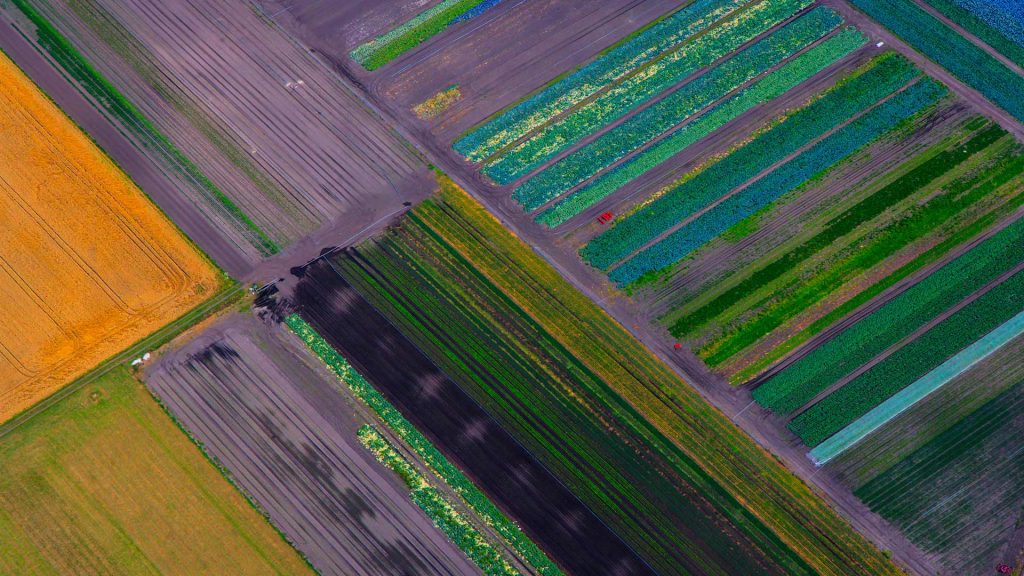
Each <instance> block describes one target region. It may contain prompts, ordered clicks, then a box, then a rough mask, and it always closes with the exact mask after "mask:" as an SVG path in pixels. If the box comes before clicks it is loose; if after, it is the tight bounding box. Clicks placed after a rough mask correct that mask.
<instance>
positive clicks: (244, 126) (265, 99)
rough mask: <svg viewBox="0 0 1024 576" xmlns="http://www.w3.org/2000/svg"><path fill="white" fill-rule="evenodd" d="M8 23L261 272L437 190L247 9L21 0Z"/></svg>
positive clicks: (231, 4)
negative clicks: (172, 176)
mask: <svg viewBox="0 0 1024 576" xmlns="http://www.w3.org/2000/svg"><path fill="white" fill-rule="evenodd" d="M6 16H7V17H8V18H10V19H12V21H13V22H14V23H15V24H16V25H17V26H18V27H19V30H21V32H22V34H24V35H25V36H27V37H30V38H32V39H33V40H34V41H35V42H36V43H37V45H38V46H39V47H40V48H41V49H42V50H44V51H45V53H46V54H48V56H49V57H50V58H51V59H52V60H53V61H54V63H55V64H56V65H57V66H58V67H60V68H61V69H62V70H63V72H64V73H65V75H67V76H68V77H69V78H70V79H71V80H72V81H73V82H74V83H75V84H76V85H77V86H79V87H80V88H81V89H82V90H83V91H84V92H85V93H87V94H88V95H89V97H90V99H91V100H92V101H93V102H94V105H95V106H97V107H98V108H99V109H101V111H102V112H103V113H104V114H105V115H106V116H107V117H108V118H109V119H110V120H111V122H113V123H114V124H115V125H117V126H119V127H120V128H121V130H122V132H124V134H125V135H126V136H127V137H128V138H129V139H130V140H131V141H132V142H133V143H135V144H136V145H138V146H141V147H143V148H145V149H146V150H147V152H148V154H149V155H150V156H154V157H156V158H157V159H158V160H159V161H160V162H161V164H162V165H164V166H166V167H167V170H169V171H173V172H175V173H177V174H178V175H179V179H180V180H182V181H183V182H184V184H183V190H182V192H183V193H185V194H188V196H187V198H188V200H189V201H190V202H191V203H193V204H195V205H196V206H198V207H199V212H200V213H201V214H202V215H203V217H206V218H209V219H212V221H213V222H214V228H215V230H217V231H218V232H219V233H220V235H221V236H222V237H223V238H221V239H220V241H219V242H220V243H219V244H217V245H218V246H221V245H223V246H221V248H220V249H219V251H225V252H228V254H226V255H225V256H224V258H229V257H235V258H236V259H237V258H242V259H244V260H245V261H246V262H248V264H249V268H250V270H251V268H252V267H253V266H255V265H256V264H257V263H258V262H259V261H260V260H261V259H262V258H265V257H268V256H271V255H273V254H276V253H278V252H280V251H282V250H286V249H287V247H288V246H289V245H292V244H294V243H296V242H297V241H298V240H300V239H304V238H305V237H307V236H309V235H310V234H313V233H315V232H317V231H319V230H321V229H323V228H328V229H331V230H334V231H335V232H336V233H339V234H342V235H344V234H346V233H348V234H350V233H352V232H355V231H356V230H355V229H353V230H351V231H349V230H348V229H347V228H346V226H347V225H349V224H346V223H352V222H363V223H366V222H372V221H374V220H376V219H378V218H381V217H382V216H384V215H387V214H389V213H391V212H393V211H395V209H396V208H400V207H401V204H402V202H403V201H415V200H417V199H418V198H420V197H422V194H423V193H424V192H423V191H424V190H429V185H428V186H427V187H426V188H424V187H423V186H422V185H423V183H424V182H427V183H429V180H428V179H427V177H428V172H427V171H426V168H425V166H424V164H422V163H421V161H420V159H419V158H418V157H417V155H416V154H415V153H414V152H413V151H411V150H410V149H409V148H408V147H407V146H406V145H405V144H404V143H403V142H402V141H401V139H400V138H398V137H397V135H396V134H395V133H394V131H393V130H392V129H391V128H389V127H388V126H387V125H386V124H385V123H384V122H383V121H382V120H381V119H380V118H379V117H377V116H376V115H375V114H374V113H373V112H371V111H370V110H369V109H367V107H366V106H365V105H364V104H363V102H362V101H361V100H360V97H359V96H358V95H357V94H356V93H355V92H353V90H352V88H350V87H349V86H347V85H345V84H343V83H342V82H340V81H339V79H338V78H337V77H335V76H334V75H332V74H331V73H330V71H329V70H327V69H326V68H325V67H324V66H323V65H322V64H321V63H320V62H319V61H317V60H316V59H315V57H314V56H313V55H311V54H310V53H309V52H308V51H306V50H304V49H302V48H301V47H300V46H298V45H297V44H296V43H294V42H293V41H292V40H291V39H290V38H289V37H288V36H287V35H285V34H283V33H282V32H281V31H280V30H279V29H277V28H276V27H275V26H274V25H273V24H272V23H269V22H267V21H266V20H264V19H262V18H261V17H260V16H259V15H258V14H257V13H256V12H254V10H253V9H252V7H251V6H249V5H248V4H247V3H245V2H240V1H237V0H223V1H219V2H215V3H203V5H202V6H199V5H195V4H193V3H190V2H174V3H159V4H153V3H150V2H144V1H140V2H138V3H125V2H105V1H103V0H86V1H73V2H62V1H59V0H58V1H49V0H38V1H37V0H17V1H15V2H13V3H12V6H11V7H10V8H9V9H8V10H7V12H6ZM182 37H188V38H191V39H193V41H190V42H181V41H180V38H182ZM226 39H230V40H231V41H230V42H228V41H226ZM213 78H216V79H217V81H216V82H212V81H211V79H213ZM343 217H344V218H343ZM211 243H212V244H216V243H215V242H213V241H212V240H211ZM211 253H212V254H214V255H215V257H217V256H218V255H219V254H218V253H217V252H214V251H213V250H211ZM250 270H246V269H244V268H243V269H241V270H240V272H241V273H242V274H241V275H246V274H247V273H248V272H249V271H250Z"/></svg>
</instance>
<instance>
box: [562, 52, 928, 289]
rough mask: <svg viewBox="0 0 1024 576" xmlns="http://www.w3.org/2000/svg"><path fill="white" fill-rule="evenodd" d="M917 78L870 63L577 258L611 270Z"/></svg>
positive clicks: (895, 63) (888, 64)
mask: <svg viewBox="0 0 1024 576" xmlns="http://www.w3.org/2000/svg"><path fill="white" fill-rule="evenodd" d="M918 74H919V71H918V70H917V69H916V68H914V66H913V65H911V64H910V63H909V62H908V61H907V60H906V59H904V58H903V57H901V56H897V55H895V53H888V54H886V55H883V56H880V57H878V58H876V59H874V60H872V61H871V62H869V63H868V64H866V65H865V66H863V67H861V68H860V69H858V70H857V71H856V72H854V73H853V74H851V75H850V76H848V77H846V78H845V79H843V80H842V81H841V82H840V83H839V84H837V85H836V86H834V87H833V88H831V89H829V90H828V91H826V92H825V93H824V94H822V95H820V96H818V97H817V98H815V99H814V100H813V101H812V102H811V103H809V104H808V105H806V106H804V107H803V108H800V109H799V110H797V111H796V112H794V113H792V114H791V115H789V116H788V117H786V118H785V119H784V120H783V121H782V122H781V123H779V124H777V125H775V126H773V127H772V128H771V129H769V130H767V131H766V132H763V133H762V134H760V135H758V136H757V137H755V138H754V139H753V140H752V141H750V142H749V143H747V144H746V145H744V146H742V147H740V148H739V149H737V150H735V151H733V152H732V153H730V154H729V155H727V156H725V157H724V158H722V159H721V160H719V161H717V162H715V163H713V164H711V165H710V166H707V167H704V168H701V169H699V171H698V172H697V173H696V174H695V175H693V174H691V175H687V176H686V177H684V178H683V179H682V180H680V181H679V182H678V183H677V184H673V185H671V186H669V187H668V188H666V189H665V190H664V191H663V192H662V193H659V197H658V198H656V199H655V200H653V201H650V202H648V203H646V204H644V205H643V206H642V207H640V208H639V209H637V210H636V211H635V212H633V213H632V214H630V215H629V216H627V217H624V218H622V219H620V220H618V221H617V222H616V223H615V225H614V226H613V227H612V228H610V229H608V230H607V231H605V232H604V233H602V234H601V235H599V236H597V237H596V238H594V239H593V240H592V241H591V242H590V243H589V244H587V245H586V246H584V247H583V248H582V249H581V250H580V254H581V255H582V256H583V259H584V260H586V261H587V263H589V264H591V265H592V266H594V267H595V268H600V269H602V270H603V269H607V268H609V267H611V266H612V265H613V264H615V263H616V262H618V261H619V260H621V259H623V258H625V257H626V256H628V255H629V254H630V253H632V252H633V251H634V250H637V249H638V248H641V247H643V246H644V245H645V244H647V243H648V242H650V241H651V240H654V239H655V238H657V237H658V236H659V235H661V234H662V233H664V232H666V231H668V230H669V229H670V228H672V227H673V226H675V225H676V224H678V223H679V222H681V221H682V220H684V219H686V218H687V217H689V216H691V215H693V214H694V213H696V212H698V211H700V210H703V209H704V208H706V207H707V206H708V205H710V204H711V203H713V202H715V201H716V200H718V199H719V198H721V197H722V196H724V195H725V194H727V193H728V192H729V191H730V190H733V189H734V188H736V187H737V186H739V185H741V184H743V183H744V182H746V181H748V180H750V179H751V178H753V177H754V176H755V175H757V174H758V173H759V172H761V171H763V170H765V169H767V168H770V167H771V166H772V165H774V164H775V163H777V162H780V161H782V160H784V159H785V158H786V157H788V156H789V155H791V154H793V153H795V152H797V151H798V150H800V149H801V148H803V147H804V146H806V145H808V144H810V143H811V142H813V141H814V140H816V139H818V138H820V137H822V136H823V135H825V134H826V133H828V132H830V131H831V130H834V129H835V128H836V127H838V126H839V125H841V124H843V123H844V122H846V121H847V120H848V119H849V118H850V117H852V116H854V115H856V114H858V113H860V112H861V111H863V110H865V109H866V108H868V107H870V106H871V105H872V104H874V103H875V102H877V101H878V100H880V99H882V98H884V97H886V96H887V95H890V94H892V93H893V92H895V91H897V90H899V89H900V88H901V87H902V86H904V85H906V84H907V82H909V81H910V80H912V79H913V78H914V77H916V76H917V75H918Z"/></svg>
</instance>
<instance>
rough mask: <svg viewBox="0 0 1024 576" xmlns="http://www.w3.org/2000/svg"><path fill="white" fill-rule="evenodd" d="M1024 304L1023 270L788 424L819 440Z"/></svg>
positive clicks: (806, 437) (813, 443) (809, 439)
mask: <svg viewBox="0 0 1024 576" xmlns="http://www.w3.org/2000/svg"><path fill="white" fill-rule="evenodd" d="M1022 308H1024V272H1018V273H1016V274H1015V275H1013V276H1011V277H1010V278H1008V279H1007V280H1005V281H1004V282H1002V283H1001V284H999V285H998V286H996V287H994V288H992V289H991V290H989V291H988V292H986V293H985V294H983V295H982V296H980V297H979V298H978V299H976V300H974V301H972V302H971V303H969V304H967V305H966V306H964V307H963V308H961V309H960V310H957V311H956V312H954V313H953V314H952V315H950V316H949V317H948V318H946V319H944V320H942V321H941V322H939V323H938V324H936V325H935V326H933V327H932V328H930V329H929V330H928V331H927V332H925V333H924V334H922V335H921V336H919V337H918V338H916V339H914V340H913V341H912V342H910V343H909V344H907V345H906V346H904V347H902V348H900V349H899V350H897V351H896V352H894V353H893V354H892V355H890V356H889V357H887V358H886V359H884V360H882V361H881V362H879V363H878V364H875V365H874V366H872V367H871V368H870V369H868V370H867V371H865V372H864V373H862V374H860V375H859V376H857V377H856V378H854V379H853V380H851V381H850V382H848V383H846V384H845V385H844V386H843V387H842V388H840V389H838V390H836V391H835V392H832V393H831V394H829V395H828V396H826V397H825V398H824V399H822V400H821V401H819V402H818V403H816V404H815V405H814V406H811V407H810V408H808V409H807V410H806V411H805V412H803V413H802V414H800V415H799V416H798V417H796V418H795V419H793V421H791V422H790V423H789V429H790V430H792V431H793V432H794V433H795V434H796V435H797V436H799V437H800V439H801V440H803V441H804V443H805V444H807V445H808V446H811V447H813V446H817V445H818V444H821V443H822V442H824V441H825V440H826V439H827V438H828V437H829V436H831V435H833V434H835V433H836V432H838V431H840V430H842V429H843V427H845V426H847V425H848V424H850V423H851V422H853V421H854V420H856V419H857V418H860V417H861V416H863V415H864V414H866V413H867V412H868V411H870V410H871V409H872V408H874V407H875V406H878V405H879V404H881V403H882V402H884V401H885V400H886V399H887V398H889V397H890V396H892V395H893V394H896V393H897V392H899V391H900V390H902V389H903V388H905V387H907V386H909V385H910V384H912V383H913V382H914V381H915V380H917V379H918V378H920V377H922V376H924V375H925V374H926V373H928V371H930V370H932V369H933V368H935V367H936V366H938V365H940V364H942V363H943V362H944V361H945V360H946V359H948V358H949V357H951V356H953V355H954V354H956V353H957V352H959V351H961V350H963V349H964V348H966V347H967V346H969V345H971V343H973V342H975V341H977V340H978V339H980V338H981V337H983V336H984V335H985V334H987V333H989V332H991V331H992V330H994V329H995V328H997V327H998V326H999V325H1001V324H1003V323H1004V322H1006V321H1008V320H1009V319H1010V318H1012V317H1014V316H1015V315H1016V314H1017V313H1018V312H1020V311H1021V309H1022Z"/></svg>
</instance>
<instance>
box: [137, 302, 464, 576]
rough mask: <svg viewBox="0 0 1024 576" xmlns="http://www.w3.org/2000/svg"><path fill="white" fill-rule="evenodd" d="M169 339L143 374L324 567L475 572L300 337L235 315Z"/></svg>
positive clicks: (380, 571)
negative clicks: (405, 487)
mask: <svg viewBox="0 0 1024 576" xmlns="http://www.w3.org/2000/svg"><path fill="white" fill-rule="evenodd" d="M172 348H173V349H172V351H171V352H169V353H167V354H165V355H164V356H162V357H161V359H160V360H159V362H158V363H156V364H154V365H153V366H151V367H149V368H148V369H147V371H146V378H145V380H146V384H147V385H148V386H149V387H150V388H151V389H152V390H153V392H154V393H155V394H156V395H157V396H158V397H159V398H160V400H161V401H162V402H163V403H164V404H165V405H166V406H167V407H168V408H169V409H170V410H171V412H173V413H174V414H175V415H176V417H177V418H178V419H179V421H180V422H181V423H182V424H183V425H184V426H185V427H186V428H187V429H188V430H190V431H191V433H192V434H193V436H194V437H195V438H196V439H197V440H198V441H199V442H201V443H202V444H203V446H204V448H205V450H207V451H208V452H209V454H210V455H211V456H212V457H214V458H216V460H217V461H218V462H219V463H220V464H221V465H222V466H223V467H224V468H225V470H226V471H227V472H228V474H230V476H231V478H232V480H233V481H234V482H235V484H236V485H238V486H239V487H240V488H241V489H242V490H244V491H245V492H246V493H247V494H248V495H250V497H252V498H253V500H254V501H255V502H256V503H257V504H258V505H259V506H260V508H261V509H263V510H265V511H266V512H267V514H268V516H269V518H270V520H271V521H272V522H273V523H274V525H275V526H277V527H278V528H279V529H280V530H281V531H282V532H283V533H284V534H285V535H286V536H287V537H288V538H289V540H290V541H291V542H292V543H293V544H294V545H295V547H296V548H297V549H298V550H299V551H301V552H302V553H303V554H304V555H305V557H306V558H308V559H309V561H310V562H311V563H312V565H313V566H314V567H315V568H316V569H317V570H318V571H320V573H322V574H368V575H369V574H382V575H383V574H396V573H402V574H474V573H477V572H476V570H474V567H473V566H472V565H471V564H470V563H469V562H468V560H466V559H465V557H464V556H462V554H461V552H460V551H459V550H458V549H457V548H455V547H454V546H452V545H451V544H450V543H449V542H448V541H447V540H446V539H445V538H444V536H443V535H442V534H441V533H440V532H438V531H437V530H436V529H435V528H434V527H433V526H432V525H431V522H430V520H429V519H428V518H427V517H426V516H424V515H423V514H421V513H420V512H419V511H418V510H417V509H416V508H415V506H414V505H413V503H412V501H411V500H410V499H409V497H408V495H407V494H404V493H403V491H402V490H401V489H399V488H398V487H397V486H396V485H395V482H393V481H389V478H388V477H387V472H385V471H383V470H381V469H380V468H378V467H377V466H376V464H374V462H373V460H372V458H371V457H370V455H369V454H368V453H366V452H365V451H364V450H363V448H362V447H361V446H360V445H359V441H358V439H357V431H358V429H359V427H360V426H362V425H364V424H366V423H368V421H367V420H366V417H365V416H364V415H362V414H360V413H359V411H357V409H356V408H355V407H354V406H353V405H352V401H351V399H350V398H347V397H346V396H345V395H343V393H341V392H342V391H340V390H338V389H337V387H336V385H335V384H333V383H332V380H333V378H332V377H331V376H330V375H329V374H324V373H323V372H324V370H322V369H318V367H317V366H316V365H315V363H314V362H315V361H314V360H313V359H311V358H309V357H308V356H307V355H306V354H304V353H303V352H304V351H303V349H302V344H301V343H298V342H296V341H294V339H293V338H289V337H288V335H287V334H285V333H283V332H282V331H281V330H272V329H269V328H268V327H267V326H265V325H263V324H262V323H261V322H259V321H257V320H256V319H254V318H252V317H243V316H228V317H226V318H224V319H222V320H220V321H218V322H217V323H216V324H215V325H213V326H212V327H210V328H208V329H206V330H204V331H203V333H202V334H201V335H200V336H198V337H196V338H195V339H193V340H191V341H189V342H187V343H186V344H184V345H182V346H179V347H172ZM268 464H272V465H268Z"/></svg>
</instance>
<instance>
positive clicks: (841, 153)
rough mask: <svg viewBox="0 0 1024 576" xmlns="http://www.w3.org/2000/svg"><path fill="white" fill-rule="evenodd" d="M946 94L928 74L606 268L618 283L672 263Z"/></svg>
mask: <svg viewBox="0 0 1024 576" xmlns="http://www.w3.org/2000/svg"><path fill="white" fill-rule="evenodd" d="M946 94H947V91H946V89H945V88H944V87H943V86H942V85H941V84H939V83H938V82H935V81H934V80H931V79H925V80H922V81H920V82H918V83H916V84H914V85H913V86H911V87H909V88H907V89H906V90H904V91H903V92H900V93H898V94H896V95H895V96H894V97H892V98H891V99H889V100H887V101H885V102H883V103H882V104H880V105H879V106H877V107H875V108H873V109H872V110H870V111H868V112H867V113H865V114H864V115H862V116H860V117H859V118H857V119H855V120H854V121H853V122H850V123H849V124H847V125H846V126H843V127H842V128H840V129H839V130H837V131H836V132H834V133H832V134H830V135H828V136H826V137H825V138H823V139H822V140H820V141H819V142H817V143H815V144H814V145H813V146H811V147H810V148H808V149H807V150H806V151H804V152H803V153H801V154H800V155H799V156H797V157H796V158H793V159H792V160H790V161H789V162H787V163H785V164H783V165H781V166H779V167H777V168H776V169H775V170H773V171H772V172H771V173H769V174H767V175H765V176H764V177H763V178H761V179H759V180H758V181H756V182H754V183H753V184H751V185H749V186H747V187H746V188H744V189H743V190H741V191H739V192H737V193H735V194H733V195H732V196H729V197H728V198H726V199H725V200H724V201H722V202H721V203H719V204H717V205H716V206H714V207H713V208H711V209H710V210H708V211H707V212H704V213H703V214H701V215H700V216H698V217H697V218H695V219H693V220H691V221H690V222H688V223H687V224H685V225H684V226H682V227H680V228H679V229H678V230H676V231H674V232H672V233H671V234H669V235H668V236H666V237H665V238H663V239H662V240H660V241H658V242H657V243H656V244H654V245H652V246H650V247H648V248H646V249H644V250H643V251H641V252H639V253H637V254H636V255H634V256H633V257H632V258H630V259H629V260H627V261H626V262H625V263H624V264H623V265H621V266H619V267H618V268H616V269H614V270H612V272H611V273H610V274H609V278H610V279H611V280H612V281H613V282H615V283H616V284H619V285H620V286H623V285H626V284H630V283H632V282H635V281H636V280H637V279H639V278H640V277H641V276H643V275H644V274H648V273H651V272H655V271H658V270H662V269H663V268H666V267H668V266H671V265H673V264H675V263H676V262H678V261H680V260H682V259H683V258H685V257H686V256H687V255H689V254H690V253H691V252H692V251H693V250H696V249H697V248H699V247H700V246H702V245H703V244H705V243H706V242H709V241H711V240H713V239H714V238H716V237H717V236H718V235H719V234H721V233H722V232H725V231H726V230H727V229H729V228H730V227H731V226H733V225H735V224H736V223H738V222H739V221H741V220H743V219H744V218H747V217H748V216H750V215H752V214H754V213H755V212H757V211H759V210H761V209H762V208H764V207H765V206H768V205H769V204H771V203H772V202H774V201H775V200H777V199H779V198H780V197H781V196H783V195H784V194H787V193H789V192H791V191H793V190H795V189H797V188H798V187H800V186H801V185H803V184H804V183H805V182H807V181H809V180H811V179H813V178H816V177H818V176H820V175H821V174H823V173H824V172H826V171H827V170H829V169H830V168H831V167H833V166H835V165H836V164H838V163H839V162H841V161H842V160H843V159H845V158H847V157H848V156H850V155H851V154H853V153H854V152H856V151H857V150H860V149H861V148H863V147H864V146H867V145H868V144H870V143H871V142H873V141H875V140H876V139H877V138H879V137H881V136H882V135H883V134H885V133H887V132H889V131H891V130H893V129H894V128H895V127H897V126H899V125H900V124H901V123H902V122H904V121H906V120H907V119H909V118H911V117H912V116H915V115H916V114H918V113H920V112H921V111H922V110H924V109H926V108H928V107H929V106H931V105H933V104H935V103H936V102H937V101H938V100H939V99H940V98H942V97H943V96H945V95H946Z"/></svg>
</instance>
